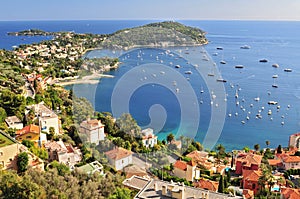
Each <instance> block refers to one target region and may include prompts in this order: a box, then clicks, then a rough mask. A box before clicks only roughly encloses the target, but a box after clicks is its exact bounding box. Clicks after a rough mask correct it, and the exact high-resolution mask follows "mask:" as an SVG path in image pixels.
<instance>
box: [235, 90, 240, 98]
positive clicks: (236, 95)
mask: <svg viewBox="0 0 300 199" xmlns="http://www.w3.org/2000/svg"><path fill="white" fill-rule="evenodd" d="M234 97H235V98H239V94H238V91H237V90H236V91H235V95H234Z"/></svg>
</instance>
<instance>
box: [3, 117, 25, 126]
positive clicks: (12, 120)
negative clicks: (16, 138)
mask: <svg viewBox="0 0 300 199" xmlns="http://www.w3.org/2000/svg"><path fill="white" fill-rule="evenodd" d="M5 123H6V124H7V126H8V128H12V129H22V128H23V122H22V121H21V120H20V119H19V118H18V117H17V116H15V115H14V116H10V117H7V118H6V119H5Z"/></svg>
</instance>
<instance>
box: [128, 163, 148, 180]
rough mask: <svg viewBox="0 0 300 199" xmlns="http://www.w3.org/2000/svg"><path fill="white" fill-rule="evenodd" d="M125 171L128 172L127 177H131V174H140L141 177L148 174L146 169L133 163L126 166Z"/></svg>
mask: <svg viewBox="0 0 300 199" xmlns="http://www.w3.org/2000/svg"><path fill="white" fill-rule="evenodd" d="M124 172H125V173H126V178H130V177H131V176H140V177H146V176H148V173H147V171H146V169H145V168H142V167H140V166H137V165H131V166H127V167H125V168H124Z"/></svg>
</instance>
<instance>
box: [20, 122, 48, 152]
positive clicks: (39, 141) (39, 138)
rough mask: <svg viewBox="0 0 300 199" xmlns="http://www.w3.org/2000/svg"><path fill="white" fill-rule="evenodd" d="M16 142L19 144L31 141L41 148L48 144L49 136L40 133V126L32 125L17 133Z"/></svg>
mask: <svg viewBox="0 0 300 199" xmlns="http://www.w3.org/2000/svg"><path fill="white" fill-rule="evenodd" d="M16 140H18V141H19V142H22V141H23V140H29V141H32V142H34V145H35V146H39V147H41V146H43V144H45V143H46V142H47V136H46V134H44V133H42V132H41V131H40V127H39V126H36V125H34V124H30V125H28V126H25V127H24V128H22V129H21V130H18V131H16Z"/></svg>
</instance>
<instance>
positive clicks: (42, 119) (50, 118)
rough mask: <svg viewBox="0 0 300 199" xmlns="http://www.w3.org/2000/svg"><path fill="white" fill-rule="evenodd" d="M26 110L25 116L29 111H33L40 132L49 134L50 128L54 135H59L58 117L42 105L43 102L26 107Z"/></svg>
mask: <svg viewBox="0 0 300 199" xmlns="http://www.w3.org/2000/svg"><path fill="white" fill-rule="evenodd" d="M26 109H27V111H25V115H27V114H28V113H29V111H30V110H33V112H34V113H35V116H36V118H37V119H38V122H39V126H40V127H41V130H42V131H44V132H46V133H50V129H51V127H52V128H53V130H54V134H55V135H58V134H59V133H60V120H59V118H58V116H57V115H56V114H55V113H54V112H53V111H52V110H50V109H49V108H47V107H46V106H45V105H44V102H41V103H39V104H34V105H30V106H27V107H26Z"/></svg>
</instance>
